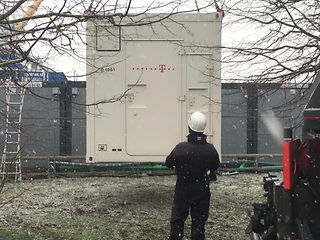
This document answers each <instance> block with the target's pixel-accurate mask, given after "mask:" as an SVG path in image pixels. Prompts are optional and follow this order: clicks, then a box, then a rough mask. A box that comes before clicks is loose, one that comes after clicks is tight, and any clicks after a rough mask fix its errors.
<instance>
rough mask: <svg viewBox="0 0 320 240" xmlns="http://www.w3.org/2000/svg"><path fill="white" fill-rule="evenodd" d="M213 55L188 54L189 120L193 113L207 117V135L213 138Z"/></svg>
mask: <svg viewBox="0 0 320 240" xmlns="http://www.w3.org/2000/svg"><path fill="white" fill-rule="evenodd" d="M210 63H211V54H202V53H199V54H197V53H192V54H186V80H187V92H186V95H187V103H186V104H187V118H189V117H190V115H191V114H192V113H193V112H197V111H199V112H202V113H203V114H204V115H205V116H206V117H207V127H206V132H205V133H206V134H207V135H208V137H209V139H208V140H209V141H210V138H211V137H212V134H213V133H212V124H211V76H212V72H211V71H212V69H211V64H210Z"/></svg>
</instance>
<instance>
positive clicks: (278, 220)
mask: <svg viewBox="0 0 320 240" xmlns="http://www.w3.org/2000/svg"><path fill="white" fill-rule="evenodd" d="M314 86H316V87H315V89H314V90H312V92H313V93H312V95H311V97H310V100H309V102H308V104H307V105H306V108H305V109H304V113H303V116H304V126H303V137H302V141H301V140H300V139H292V130H291V129H289V128H286V129H284V141H283V182H279V178H277V177H276V176H272V175H270V174H269V175H268V176H266V177H264V178H263V181H264V190H265V192H266V197H267V201H266V202H262V203H261V202H260V203H254V204H253V205H252V206H253V212H251V211H248V214H249V216H250V223H249V225H248V227H247V229H246V233H248V234H250V239H251V240H278V239H279V240H280V239H285V240H319V239H320V85H319V79H318V81H317V83H314Z"/></svg>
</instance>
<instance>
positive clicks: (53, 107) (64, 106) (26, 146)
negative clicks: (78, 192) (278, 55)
mask: <svg viewBox="0 0 320 240" xmlns="http://www.w3.org/2000/svg"><path fill="white" fill-rule="evenodd" d="M85 87H86V84H85V82H67V83H64V82H63V83H61V82H60V83H59V82H42V83H41V85H39V86H34V87H30V88H29V89H28V90H27V92H26V96H25V101H24V106H23V113H22V136H23V137H22V140H21V146H22V154H21V155H22V157H24V160H23V162H22V165H23V166H25V167H30V168H35V169H34V170H36V169H46V168H47V167H48V164H47V163H44V162H45V161H39V160H37V158H38V157H39V156H53V157H56V158H60V157H63V156H72V157H71V158H68V160H72V161H76V160H77V161H78V162H84V157H83V156H85V154H86V111H85V110H86V107H85V103H86V93H85V91H86V88H85ZM299 94H300V93H299V91H297V90H296V89H292V88H282V87H281V86H280V85H276V84H269V85H268V84H265V85H260V86H259V85H256V84H254V85H253V84H251V85H250V84H247V85H244V84H223V85H222V113H221V116H222V123H221V127H222V138H221V141H222V149H221V154H222V160H223V162H225V163H228V164H229V165H230V164H231V163H232V164H234V165H237V163H241V164H240V165H242V164H243V163H246V164H247V165H248V166H249V164H253V166H254V163H255V162H257V158H258V160H259V163H261V164H269V165H281V163H282V160H281V156H280V155H281V152H282V149H281V144H279V143H277V142H276V141H275V140H274V138H273V137H272V135H271V134H270V131H269V130H268V129H267V128H266V126H265V125H264V123H263V122H262V121H261V113H263V112H265V111H268V110H272V111H273V112H274V114H275V115H276V116H277V117H278V118H279V119H280V120H281V122H282V124H283V126H284V127H293V128H294V136H295V137H299V138H300V137H301V128H295V127H296V126H298V123H299V122H300V121H301V119H302V116H301V114H302V111H303V107H304V103H303V101H300V102H294V101H293V100H295V99H296V98H297V97H299ZM0 111H1V113H2V118H3V120H2V121H1V119H0V136H3V135H4V132H5V120H4V118H5V114H4V113H5V111H6V103H5V90H4V88H0ZM279 134H282V133H279ZM2 148H3V143H0V149H2ZM279 154H280V155H279ZM75 156H82V157H80V158H79V157H78V159H76V158H74V157H75ZM53 157H46V158H50V159H52V158H53ZM40 158H43V157H40Z"/></svg>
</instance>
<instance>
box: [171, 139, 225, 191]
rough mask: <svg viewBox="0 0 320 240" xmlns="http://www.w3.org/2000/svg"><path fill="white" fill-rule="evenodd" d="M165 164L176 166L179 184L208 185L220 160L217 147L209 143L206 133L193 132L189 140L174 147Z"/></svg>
mask: <svg viewBox="0 0 320 240" xmlns="http://www.w3.org/2000/svg"><path fill="white" fill-rule="evenodd" d="M165 165H166V166H167V167H171V168H172V167H175V169H176V172H177V183H179V184H183V185H184V184H187V185H190V184H191V185H192V184H194V185H203V184H206V185H207V184H208V182H209V181H210V180H211V179H214V178H215V171H216V170H217V168H218V167H219V165H220V161H219V154H218V152H217V150H216V149H215V147H214V146H213V145H212V144H211V143H207V141H206V135H204V134H199V133H192V134H190V135H188V142H182V143H179V144H178V145H177V146H176V147H175V148H174V149H173V151H172V152H171V154H170V155H169V156H168V157H167V159H166V163H165Z"/></svg>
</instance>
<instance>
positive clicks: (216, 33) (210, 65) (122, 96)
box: [86, 13, 222, 162]
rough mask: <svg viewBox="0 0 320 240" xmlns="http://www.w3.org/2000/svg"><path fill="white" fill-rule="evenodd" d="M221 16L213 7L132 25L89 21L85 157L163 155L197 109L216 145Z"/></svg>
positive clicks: (159, 158)
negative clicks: (112, 24) (207, 11)
mask: <svg viewBox="0 0 320 240" xmlns="http://www.w3.org/2000/svg"><path fill="white" fill-rule="evenodd" d="M164 16H165V15H158V14H148V15H141V16H139V20H141V21H140V23H144V22H147V21H149V20H151V21H153V20H155V18H157V19H159V18H162V17H164ZM134 20H135V21H137V20H138V18H135V19H134ZM221 21H222V16H221V14H220V13H210V14H177V15H172V16H170V18H167V19H166V20H163V21H161V23H160V22H157V23H153V24H152V25H150V24H147V25H142V26H135V27H133V26H129V25H130V24H132V21H131V20H129V19H126V20H125V21H122V22H121V25H122V26H121V27H114V26H110V25H108V22H107V21H104V20H99V21H97V20H95V22H93V21H88V22H87V35H88V37H87V43H88V47H87V73H92V72H94V73H93V74H91V75H90V76H88V77H87V104H88V105H90V106H88V108H87V110H88V113H87V151H86V152H87V162H163V161H164V160H165V156H167V155H168V154H169V153H170V151H171V150H172V149H173V148H174V147H175V145H176V144H177V143H178V142H181V141H185V140H186V136H187V135H188V126H187V124H188V118H189V116H190V115H191V114H192V113H193V112H195V111H200V112H202V113H204V114H205V115H206V117H207V127H206V130H205V133H206V134H207V135H208V141H209V142H211V143H213V144H214V145H215V147H216V148H217V150H218V151H219V152H220V149H221V141H220V138H221V105H220V102H221V82H220V79H221V71H220V70H221V64H220V60H221V53H220V48H219V47H220V46H221ZM115 22H117V20H116V19H115ZM118 98H119V101H115V102H114V100H115V99H118ZM99 102H100V104H97V103H99ZM111 102H112V103H111Z"/></svg>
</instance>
